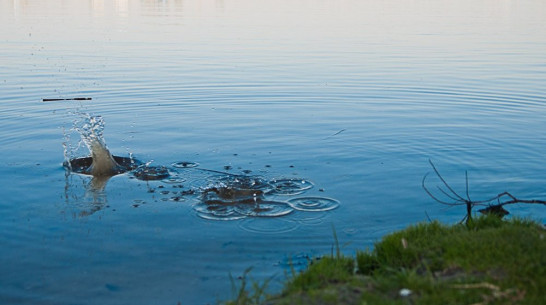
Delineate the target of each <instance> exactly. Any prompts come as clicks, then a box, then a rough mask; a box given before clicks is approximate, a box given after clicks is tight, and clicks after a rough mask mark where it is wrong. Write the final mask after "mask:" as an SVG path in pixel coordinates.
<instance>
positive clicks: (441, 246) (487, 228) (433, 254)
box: [229, 216, 546, 305]
mask: <svg viewBox="0 0 546 305" xmlns="http://www.w3.org/2000/svg"><path fill="white" fill-rule="evenodd" d="M545 235H546V230H545V229H544V227H543V226H542V225H540V224H537V223H536V222H533V221H530V220H526V219H517V218H516V219H512V220H509V221H504V220H501V219H499V218H498V217H495V216H481V217H476V218H473V219H472V221H471V222H469V223H468V224H466V225H453V226H449V225H444V224H441V223H439V222H431V223H423V224H417V225H414V226H411V227H409V228H407V229H405V230H402V231H399V232H396V233H393V234H390V235H388V236H385V237H384V238H383V239H382V240H381V241H380V242H378V243H376V244H375V247H374V249H373V250H365V251H358V252H357V254H356V267H357V268H356V269H355V259H354V258H352V257H347V256H343V255H342V254H341V253H340V251H339V245H338V241H337V236H336V235H335V231H334V239H335V241H336V249H335V251H334V249H332V254H331V256H326V257H323V258H322V259H320V260H319V261H317V262H314V263H312V264H311V265H310V266H309V268H308V269H307V270H306V271H304V272H302V273H299V274H297V275H295V276H293V277H292V279H290V280H289V281H288V282H287V283H286V286H285V288H284V291H283V292H282V294H280V295H277V296H270V297H268V298H255V299H254V300H253V301H257V303H229V304H269V305H282V304H323V305H326V304H425V305H427V304H484V305H485V304H531V305H535V304H537V305H538V304H544V295H543V290H544V287H546V255H544V253H546V238H545ZM401 289H407V290H406V292H407V291H409V294H408V293H406V294H401ZM263 291H264V290H259V292H260V293H261V294H262V295H263ZM240 295H241V293H240ZM241 299H243V298H241Z"/></svg>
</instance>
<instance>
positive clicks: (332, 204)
mask: <svg viewBox="0 0 546 305" xmlns="http://www.w3.org/2000/svg"><path fill="white" fill-rule="evenodd" d="M288 204H290V206H292V207H293V208H294V209H296V210H300V211H306V212H322V211H329V210H333V209H335V208H337V207H338V206H339V201H337V200H335V199H332V198H326V197H299V198H294V199H290V200H288Z"/></svg>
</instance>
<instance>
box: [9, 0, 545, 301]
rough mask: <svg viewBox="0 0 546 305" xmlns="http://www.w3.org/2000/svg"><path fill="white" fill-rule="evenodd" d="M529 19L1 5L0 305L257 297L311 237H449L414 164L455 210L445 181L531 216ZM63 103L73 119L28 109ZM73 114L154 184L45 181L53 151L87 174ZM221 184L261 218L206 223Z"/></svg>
mask: <svg viewBox="0 0 546 305" xmlns="http://www.w3.org/2000/svg"><path fill="white" fill-rule="evenodd" d="M545 16H546V7H545V4H544V3H543V2H542V1H532V0H531V1H525V2H516V1H478V2H476V1H447V0H446V1H435V2H434V3H431V2H430V1H413V2H411V3H407V1H384V2H375V1H310V2H308V1H296V2H293V1H291V2H282V1H281V2H278V1H260V4H258V3H254V2H252V1H204V2H203V1H184V2H181V1H160V2H156V1H132V0H129V1H113V2H102V1H91V2H81V1H62V2H61V1H47V2H38V1H35V2H33V1H30V2H17V1H14V2H11V1H1V2H0V20H1V21H0V25H1V27H0V28H1V30H0V32H1V33H2V36H0V58H2V65H1V66H2V68H0V92H1V94H0V147H2V149H1V150H0V173H1V175H0V183H1V185H2V186H3V187H2V188H1V189H0V196H1V197H2V200H1V201H0V217H1V219H2V221H1V222H0V232H2V234H1V235H0V245H2V249H3V251H2V252H1V253H0V261H1V262H3V264H2V266H3V267H2V272H1V273H0V301H1V303H6V304H96V303H102V304H120V303H123V304H127V303H133V304H149V303H152V302H153V303H159V304H176V303H177V302H178V301H180V302H181V303H182V304H206V303H214V302H215V301H216V300H218V299H226V298H228V297H230V293H231V291H230V283H229V273H231V274H233V275H234V276H237V275H240V274H242V273H243V271H244V270H246V269H247V268H248V267H251V266H252V267H253V269H252V272H251V273H250V275H251V277H252V278H253V279H256V280H265V279H267V278H270V277H272V276H273V277H274V278H273V280H272V281H271V284H270V286H271V289H273V290H278V289H280V286H281V284H282V281H283V280H284V279H285V275H284V274H285V272H286V271H289V270H290V265H291V264H293V265H295V266H296V268H303V267H304V265H305V262H307V261H308V258H310V257H313V256H317V255H323V254H328V253H330V252H331V250H332V246H333V244H334V243H335V240H334V234H333V230H335V232H336V234H337V237H338V239H339V242H340V243H341V244H342V245H343V248H342V251H343V252H346V253H348V254H354V252H355V250H356V249H364V248H366V247H371V246H372V245H373V242H375V241H376V240H378V239H379V238H381V237H382V236H384V235H385V234H387V233H389V232H392V231H394V230H397V229H400V228H403V227H406V226H407V225H408V224H412V223H415V222H417V221H425V220H427V215H428V217H430V218H432V219H438V220H440V221H442V222H446V223H453V222H456V221H459V220H460V219H462V217H463V216H464V213H465V210H464V208H458V207H455V208H446V207H445V206H442V205H440V204H438V203H437V202H435V201H433V200H432V199H431V198H430V197H429V196H428V195H427V194H426V193H425V192H424V191H423V189H422V187H421V181H422V178H423V176H424V175H425V174H426V173H427V172H431V171H432V169H431V168H430V165H429V163H428V160H429V159H432V160H433V161H434V163H435V164H436V166H437V167H438V169H439V171H440V172H441V173H442V175H443V177H444V178H445V179H446V180H447V181H448V182H449V183H450V184H451V186H452V187H453V188H454V189H456V190H458V191H459V192H460V193H461V194H465V175H464V172H465V171H466V170H467V171H468V177H469V188H470V190H469V194H470V196H471V197H472V199H476V200H478V199H483V198H489V197H492V196H494V195H496V194H498V193H501V192H503V191H509V192H511V193H512V194H514V195H516V196H518V198H536V199H545V198H546V190H545V188H544V185H545V182H546V178H545V175H544V172H546V171H545V169H546V165H545V163H544V152H545V151H546V123H545V122H546V121H545V120H544V118H545V117H546V106H545V104H546V89H545V88H546V78H545V77H544V76H545V75H546V66H545V65H544V62H546V21H545V20H546V18H545ZM73 97H90V98H92V99H91V100H63V101H48V102H43V101H42V99H44V98H73ZM78 113H87V114H89V115H91V116H95V117H96V116H101V117H102V118H103V119H104V130H103V137H104V139H105V143H106V145H107V146H108V148H109V149H110V151H111V152H112V154H114V155H115V156H120V157H127V158H129V157H130V158H134V159H136V160H140V161H141V162H142V163H143V164H147V165H149V166H158V167H160V166H164V167H165V168H166V169H167V171H168V172H169V176H168V177H164V178H162V179H157V180H153V179H138V177H137V176H135V174H134V173H133V172H131V171H129V172H125V173H122V174H119V175H115V176H113V177H111V178H109V179H107V180H105V181H98V180H95V181H93V179H92V178H91V177H90V176H88V175H80V174H74V173H71V172H69V171H68V172H67V171H66V169H65V168H64V167H63V165H62V163H63V161H64V160H65V156H64V154H63V152H64V151H66V150H65V148H68V151H69V152H70V153H69V155H70V156H68V157H69V158H77V157H87V156H88V155H89V151H88V148H87V147H86V146H85V145H81V143H80V133H79V132H78V131H77V130H75V129H74V126H77V125H78V122H79V121H80V120H81V117H80V116H79V115H78ZM79 143H80V144H79ZM63 144H65V146H64V147H63ZM204 169H206V170H210V171H205V170H204ZM145 174H146V175H147V174H149V172H148V173H145ZM233 177H247V178H248V177H251V178H252V179H254V180H253V181H254V182H259V181H265V182H267V183H266V184H267V190H266V189H265V188H264V189H263V190H261V191H262V192H264V194H263V198H262V197H260V196H262V195H259V196H258V197H259V199H260V200H261V202H271V201H272V202H281V204H273V205H272V206H271V210H272V211H274V212H273V213H281V214H282V215H278V217H260V216H258V215H256V213H260V212H261V210H260V209H256V207H255V206H252V205H239V204H235V205H232V206H231V207H232V210H233V212H234V213H235V215H237V217H231V218H234V219H230V220H220V219H217V218H218V217H216V216H217V215H215V214H214V213H216V214H218V213H219V212H218V213H217V211H218V210H214V209H213V210H214V212H213V213H208V212H210V209H209V206H207V205H205V206H203V205H202V204H203V198H204V197H203V192H204V190H206V189H207V187H208V188H211V187H212V188H214V187H215V188H216V190H217V191H218V193H217V192H214V191H212V193H210V194H209V195H208V196H210V197H207V198H209V199H210V200H218V196H224V197H221V198H220V199H222V198H226V195H225V193H221V192H220V191H221V187H223V186H225V184H226V183H228V184H229V183H234V181H233ZM226 179H227V182H226ZM247 182H248V181H247ZM429 182H430V183H431V184H430V186H431V189H434V185H435V184H436V183H438V181H437V180H432V179H431V180H429ZM222 183H223V184H222ZM287 185H288V186H298V185H299V187H301V188H304V189H302V190H301V193H299V194H295V193H294V192H290V194H282V192H281V190H282V189H283V186H287ZM277 186H280V189H278V191H279V192H278V193H277V194H275V195H273V194H270V193H268V192H270V191H271V190H274V189H277ZM308 186H312V187H309V188H306V187H308ZM192 190H193V193H192ZM228 198H231V197H229V196H228ZM237 198H240V197H237ZM296 198H303V199H296ZM317 198H321V199H320V200H317ZM252 199H253V197H252ZM323 204H326V205H325V206H322V205H323ZM281 207H282V209H279V208H281ZM310 207H312V208H313V209H318V210H319V211H306V209H309V208H310ZM331 207H334V208H331ZM201 208H204V209H201ZM275 209H278V210H275ZM288 209H291V210H290V212H289V213H286V211H287V210H288ZM508 210H509V211H510V212H511V213H512V214H516V215H519V216H531V217H534V218H537V219H539V220H540V221H542V222H544V219H545V217H546V213H545V210H544V207H543V206H532V205H520V206H513V207H512V206H510V207H508ZM279 211H280V212H279ZM203 212H205V213H203ZM207 213H208V214H207ZM283 213H286V214H283ZM210 215H213V216H214V217H211V216H210ZM211 218H212V219H211ZM228 218H229V217H228ZM346 243H348V244H346Z"/></svg>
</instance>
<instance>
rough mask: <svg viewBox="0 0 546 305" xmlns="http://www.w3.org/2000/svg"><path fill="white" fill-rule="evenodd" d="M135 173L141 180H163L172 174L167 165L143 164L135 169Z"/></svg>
mask: <svg viewBox="0 0 546 305" xmlns="http://www.w3.org/2000/svg"><path fill="white" fill-rule="evenodd" d="M133 175H134V176H135V177H136V178H137V179H139V180H162V179H165V178H168V177H169V176H170V175H171V174H170V173H169V170H168V169H167V168H166V167H165V166H148V165H142V166H139V167H137V168H135V169H134V170H133Z"/></svg>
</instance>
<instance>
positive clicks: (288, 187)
mask: <svg viewBox="0 0 546 305" xmlns="http://www.w3.org/2000/svg"><path fill="white" fill-rule="evenodd" d="M269 184H270V185H271V186H272V187H273V189H272V190H271V193H272V194H275V195H299V194H301V193H303V192H305V191H306V190H308V189H310V188H312V187H313V183H312V182H311V181H308V180H305V179H300V178H284V179H273V180H271V181H269Z"/></svg>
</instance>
